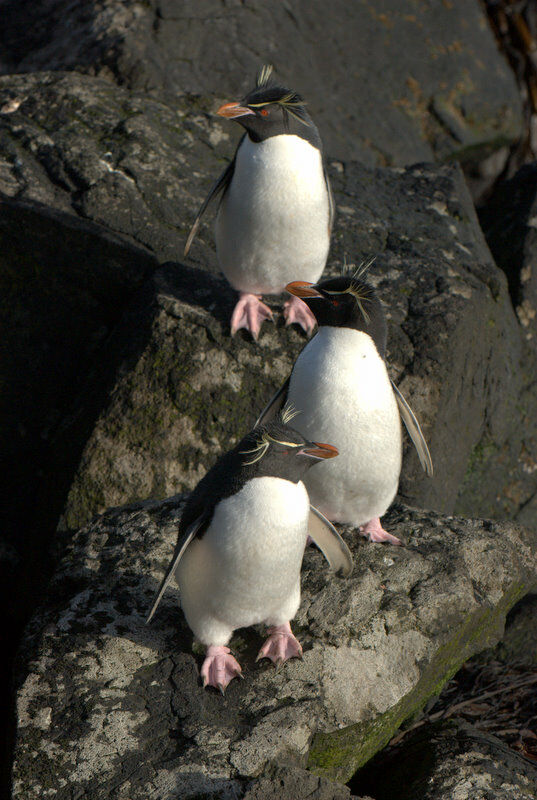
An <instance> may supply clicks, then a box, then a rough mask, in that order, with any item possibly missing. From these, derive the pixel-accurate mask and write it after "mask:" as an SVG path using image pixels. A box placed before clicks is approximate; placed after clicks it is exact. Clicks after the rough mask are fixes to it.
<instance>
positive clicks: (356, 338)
mask: <svg viewBox="0 0 537 800" xmlns="http://www.w3.org/2000/svg"><path fill="white" fill-rule="evenodd" d="M315 339H318V343H319V345H321V346H324V347H330V348H334V350H335V351H339V352H340V353H341V354H343V353H350V354H352V357H354V358H355V357H357V355H358V354H360V355H362V356H363V357H366V356H368V355H370V356H375V357H376V358H380V359H381V360H383V359H382V357H381V356H380V354H379V351H378V350H377V347H376V345H375V342H374V341H373V339H372V338H371V336H370V335H369V334H368V333H366V332H365V331H359V330H357V329H356V328H346V327H342V326H339V325H322V326H321V327H320V328H319V330H318V331H317V333H316V335H315ZM336 354H337V352H336Z"/></svg>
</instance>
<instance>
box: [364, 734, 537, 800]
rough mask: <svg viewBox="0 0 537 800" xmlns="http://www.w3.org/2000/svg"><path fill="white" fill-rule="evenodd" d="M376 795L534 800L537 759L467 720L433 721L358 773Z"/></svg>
mask: <svg viewBox="0 0 537 800" xmlns="http://www.w3.org/2000/svg"><path fill="white" fill-rule="evenodd" d="M351 786H356V787H364V786H366V787H371V788H373V787H374V789H375V800H392V798H395V797H397V798H398V800H416V798H419V800H535V797H537V767H536V766H535V762H532V761H530V760H529V759H527V758H524V757H523V756H521V755H519V754H518V753H516V752H515V751H514V750H511V748H509V747H507V746H506V745H505V744H504V743H503V742H502V741H501V740H500V739H497V738H496V737H495V736H492V735H491V734H486V733H483V732H482V731H479V730H477V729H476V728H474V727H472V725H469V724H468V723H466V722H463V721H461V720H452V721H449V722H441V723H437V724H435V725H429V726H427V727H426V728H424V729H423V730H421V731H419V732H418V733H416V734H413V735H411V736H409V737H408V738H405V740H404V741H403V742H402V743H401V745H399V746H398V747H395V748H393V749H392V750H389V751H387V753H386V754H384V753H383V754H382V755H381V756H379V758H378V759H375V760H374V761H373V762H372V763H371V764H369V765H368V766H367V767H366V768H365V769H364V770H362V771H361V772H359V773H358V775H357V776H356V777H355V779H354V780H353V781H352V782H351Z"/></svg>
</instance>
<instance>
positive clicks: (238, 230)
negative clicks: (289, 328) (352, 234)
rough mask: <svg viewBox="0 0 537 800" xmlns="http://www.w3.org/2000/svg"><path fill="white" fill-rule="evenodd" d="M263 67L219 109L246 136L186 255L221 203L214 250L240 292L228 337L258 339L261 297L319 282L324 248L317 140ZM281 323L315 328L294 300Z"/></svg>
mask: <svg viewBox="0 0 537 800" xmlns="http://www.w3.org/2000/svg"><path fill="white" fill-rule="evenodd" d="M271 72H272V67H269V66H265V67H263V69H262V70H261V71H260V73H259V75H258V77H257V85H256V87H255V89H253V90H252V91H251V92H249V93H248V94H247V95H246V96H245V97H243V99H242V100H241V101H240V102H238V103H226V104H225V105H223V106H222V107H221V108H219V109H218V111H217V113H218V114H220V116H222V117H227V118H228V119H233V120H236V121H237V122H238V123H239V125H242V127H243V128H245V130H246V132H245V134H244V135H243V137H242V139H241V140H240V142H239V145H238V147H237V150H236V152H235V155H234V157H233V160H232V161H231V162H230V163H229V164H228V166H227V167H226V169H225V170H224V172H223V173H222V174H221V175H220V177H219V178H218V180H217V181H216V183H215V184H214V185H213V187H212V188H211V190H210V192H209V194H208V196H207V198H206V199H205V201H204V202H203V204H202V206H201V208H200V210H199V212H198V215H197V217H196V220H195V222H194V225H193V227H192V230H191V231H190V235H189V237H188V240H187V243H186V247H185V255H186V254H187V253H188V251H189V249H190V245H191V243H192V240H193V238H194V236H195V235H196V232H197V230H198V226H199V223H200V219H201V217H202V216H203V214H204V212H205V210H206V208H207V206H208V204H209V202H210V201H211V199H212V198H213V197H218V196H219V197H220V204H219V207H218V214H217V218H216V252H217V257H218V263H219V265H220V268H221V270H222V272H223V273H224V275H225V276H226V278H227V279H228V281H229V282H230V284H231V285H232V286H233V288H234V289H237V291H238V292H239V293H240V297H239V301H238V303H237V305H236V307H235V310H234V311H233V315H232V317H231V334H232V335H233V334H234V333H235V332H236V331H237V330H238V329H239V328H246V329H247V330H249V331H250V332H251V334H252V336H253V337H254V339H257V336H258V334H259V330H260V328H261V324H262V322H263V321H264V320H265V319H271V318H272V312H271V310H270V309H269V308H268V306H266V305H265V304H264V303H262V302H261V295H262V294H279V293H280V292H283V290H284V288H285V286H286V284H287V283H289V281H290V280H292V279H293V278H301V279H302V280H307V281H317V280H318V279H319V278H320V277H321V274H322V271H323V269H324V266H325V263H326V259H327V256H328V248H329V243H330V233H331V230H332V222H333V216H334V204H333V199H332V193H331V190H330V184H329V181H328V177H327V175H326V172H325V169H324V163H323V156H322V145H321V139H320V137H319V133H318V131H317V128H316V127H315V125H314V123H313V121H312V119H311V117H310V116H309V114H308V112H307V111H306V107H305V105H304V101H303V100H302V98H301V96H300V95H299V94H297V93H296V92H294V91H292V90H291V89H286V88H285V87H283V86H278V85H276V84H275V83H273V82H272V80H271ZM284 315H285V317H286V321H287V324H290V323H292V322H297V323H298V324H300V325H301V326H302V327H303V328H304V329H305V330H306V331H307V332H308V333H311V331H312V330H313V328H314V326H315V319H314V318H313V316H312V314H311V312H310V311H309V309H308V307H307V306H306V305H305V304H304V303H302V301H301V300H300V299H299V298H298V297H296V296H294V297H293V298H292V299H291V300H290V301H287V302H286V304H285V307H284Z"/></svg>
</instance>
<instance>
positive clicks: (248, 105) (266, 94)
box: [216, 66, 321, 149]
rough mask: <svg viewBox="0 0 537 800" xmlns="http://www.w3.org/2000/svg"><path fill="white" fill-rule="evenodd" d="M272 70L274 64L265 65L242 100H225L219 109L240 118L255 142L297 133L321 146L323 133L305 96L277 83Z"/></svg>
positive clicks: (223, 115) (236, 118)
mask: <svg viewBox="0 0 537 800" xmlns="http://www.w3.org/2000/svg"><path fill="white" fill-rule="evenodd" d="M271 73H272V67H270V66H264V67H263V68H262V69H261V71H260V72H259V74H258V76H257V83H256V86H255V89H252V91H251V92H248V94H247V95H245V97H243V98H242V100H241V101H240V102H238V103H225V104H224V105H223V106H221V107H220V108H219V109H218V111H217V112H216V113H217V114H219V115H220V116H221V117H227V118H228V119H234V120H236V121H237V122H238V123H239V125H242V127H243V128H245V129H246V131H247V133H248V136H249V137H250V139H251V140H252V141H254V142H262V141H264V140H265V139H268V138H269V137H271V136H280V135H282V134H293V135H295V136H300V137H301V138H302V139H306V140H307V141H308V142H310V144H313V145H314V146H315V147H318V148H319V149H321V140H320V137H319V133H318V131H317V128H316V127H315V125H314V124H313V122H312V120H311V118H310V116H309V114H308V112H307V111H306V106H305V104H304V101H303V99H302V97H301V96H300V95H299V94H298V93H297V92H294V91H293V90H292V89H287V88H285V87H284V86H277V85H276V84H275V83H273V82H272V80H271Z"/></svg>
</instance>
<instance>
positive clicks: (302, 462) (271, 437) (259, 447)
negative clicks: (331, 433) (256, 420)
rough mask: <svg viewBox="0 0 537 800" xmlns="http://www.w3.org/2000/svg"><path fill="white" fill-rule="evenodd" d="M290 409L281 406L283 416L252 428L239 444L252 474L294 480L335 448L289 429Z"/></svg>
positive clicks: (244, 464) (300, 477) (333, 451)
mask: <svg viewBox="0 0 537 800" xmlns="http://www.w3.org/2000/svg"><path fill="white" fill-rule="evenodd" d="M293 416H294V415H293V412H292V411H290V410H289V409H284V411H283V413H282V416H281V417H280V418H278V419H276V420H273V421H272V422H269V423H267V424H266V425H263V426H261V427H259V428H255V429H254V430H253V431H251V432H250V433H249V434H248V435H247V436H245V437H244V439H243V440H242V441H241V443H240V453H241V455H243V457H244V461H243V462H242V463H243V466H244V467H249V468H254V470H255V477H266V476H272V477H276V478H283V479H284V480H288V481H293V482H294V483H297V482H298V481H300V480H302V478H303V477H304V475H305V474H306V472H307V471H308V469H309V468H310V467H311V466H313V465H314V464H316V463H317V462H318V461H322V460H324V459H325V458H334V456H337V455H338V451H337V450H336V448H335V447H332V445H330V444H323V443H321V442H312V441H310V440H309V439H306V438H304V436H302V434H301V433H299V432H298V431H297V430H295V429H294V428H292V427H291V426H290V425H289V424H288V421H289V419H290V418H292V417H293Z"/></svg>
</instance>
